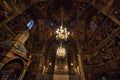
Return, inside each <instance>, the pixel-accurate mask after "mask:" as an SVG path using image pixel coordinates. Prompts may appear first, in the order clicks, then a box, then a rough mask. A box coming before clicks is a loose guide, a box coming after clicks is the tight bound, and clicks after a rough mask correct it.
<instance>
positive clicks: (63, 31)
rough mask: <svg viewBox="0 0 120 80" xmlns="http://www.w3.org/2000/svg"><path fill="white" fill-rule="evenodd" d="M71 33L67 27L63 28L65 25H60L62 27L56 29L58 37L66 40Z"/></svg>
mask: <svg viewBox="0 0 120 80" xmlns="http://www.w3.org/2000/svg"><path fill="white" fill-rule="evenodd" d="M69 35H70V32H68V31H67V29H66V28H63V26H60V28H58V29H57V30H56V38H59V39H65V40H66V39H67V38H68V36H69Z"/></svg>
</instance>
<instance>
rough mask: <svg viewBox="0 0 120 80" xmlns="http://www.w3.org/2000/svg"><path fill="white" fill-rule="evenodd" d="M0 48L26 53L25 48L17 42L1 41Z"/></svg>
mask: <svg viewBox="0 0 120 80" xmlns="http://www.w3.org/2000/svg"><path fill="white" fill-rule="evenodd" d="M0 47H6V48H9V49H10V48H14V49H15V50H18V51H20V52H22V53H25V54H26V53H27V50H26V48H25V47H24V46H23V45H22V44H20V43H19V42H16V41H3V42H1V43H0Z"/></svg>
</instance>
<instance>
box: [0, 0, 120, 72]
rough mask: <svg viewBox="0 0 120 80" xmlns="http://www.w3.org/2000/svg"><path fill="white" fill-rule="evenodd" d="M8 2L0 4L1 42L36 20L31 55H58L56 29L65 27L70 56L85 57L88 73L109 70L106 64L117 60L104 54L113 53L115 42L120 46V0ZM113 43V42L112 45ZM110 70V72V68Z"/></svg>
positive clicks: (29, 45) (27, 46) (31, 37)
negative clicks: (119, 15) (119, 14)
mask: <svg viewBox="0 0 120 80" xmlns="http://www.w3.org/2000/svg"><path fill="white" fill-rule="evenodd" d="M19 1H20V2H19ZM6 2H7V5H6V4H5V2H2V1H0V5H1V6H0V8H1V9H0V10H1V12H0V14H1V15H2V17H0V36H2V37H0V41H3V40H5V39H8V40H12V38H14V37H15V36H16V35H18V34H19V33H20V32H22V31H24V30H26V29H27V26H26V24H27V23H28V22H29V21H30V20H33V21H34V23H35V25H34V27H32V29H31V30H30V31H29V32H30V37H29V39H28V40H27V42H26V44H25V47H26V48H27V50H28V53H29V54H33V53H40V54H41V53H43V54H44V55H47V54H48V55H47V57H49V56H51V58H52V57H54V56H53V55H51V54H52V53H53V54H54V53H55V49H56V46H58V45H59V42H60V41H59V40H57V39H56V37H55V35H56V29H58V28H59V27H60V26H61V25H62V24H63V27H65V28H67V30H68V31H69V32H70V35H69V37H68V39H67V40H62V42H63V43H64V45H65V46H66V48H67V50H68V53H69V54H70V52H71V54H70V55H69V56H73V58H71V59H74V58H76V54H81V55H82V57H83V58H82V59H83V64H84V65H85V68H87V69H86V72H88V73H90V72H91V68H93V67H97V68H96V69H94V72H102V71H105V70H103V69H102V68H107V67H106V66H104V64H107V63H106V62H108V61H109V60H112V61H114V57H110V56H111V55H110V54H106V55H104V54H103V53H109V52H110V50H111V51H112V48H113V47H112V45H113V44H114V43H115V44H116V45H117V46H119V38H120V34H118V33H119V30H120V27H119V26H120V21H119V18H118V17H116V15H118V14H117V13H116V11H117V10H119V3H120V1H118V2H117V1H114V0H85V1H84V0H14V1H13V0H10V2H9V1H8V0H6ZM115 4H116V5H115ZM8 5H9V6H8ZM112 6H113V7H112ZM3 15H4V16H3ZM113 26H114V27H113ZM5 32H6V33H5ZM3 33H5V34H3ZM7 34H9V35H7ZM3 38H4V39H3ZM114 41H116V42H114ZM110 42H113V43H111V44H110ZM118 48H119V47H118ZM105 49H106V51H105ZM119 50H120V49H119ZM101 56H104V57H101ZM105 56H107V59H106V58H105ZM51 58H50V60H52V59H51ZM99 58H100V59H99ZM102 65H103V66H104V67H103V66H102ZM100 66H102V67H100ZM98 67H100V68H98ZM110 67H112V66H110ZM99 69H100V70H99ZM115 69H118V66H117V67H116V66H115ZM107 70H108V71H109V70H110V68H109V69H107Z"/></svg>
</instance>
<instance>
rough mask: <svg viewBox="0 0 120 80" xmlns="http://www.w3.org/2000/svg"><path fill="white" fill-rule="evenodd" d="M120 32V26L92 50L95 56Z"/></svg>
mask: <svg viewBox="0 0 120 80" xmlns="http://www.w3.org/2000/svg"><path fill="white" fill-rule="evenodd" d="M119 32H120V27H118V28H117V29H116V30H114V31H113V33H112V34H110V35H109V36H108V37H107V38H106V39H104V40H103V41H102V42H101V43H100V44H99V45H98V46H97V47H96V48H95V49H94V50H93V52H91V53H92V54H93V55H94V56H97V55H98V53H96V52H97V51H99V50H100V49H102V48H103V47H104V46H105V45H107V44H108V43H109V42H110V41H111V40H112V39H113V38H115V36H116V35H117V34H118V33H119Z"/></svg>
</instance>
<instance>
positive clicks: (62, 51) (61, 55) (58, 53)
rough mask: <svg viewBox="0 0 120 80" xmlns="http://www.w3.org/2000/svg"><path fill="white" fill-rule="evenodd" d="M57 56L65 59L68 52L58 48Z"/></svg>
mask: <svg viewBox="0 0 120 80" xmlns="http://www.w3.org/2000/svg"><path fill="white" fill-rule="evenodd" d="M56 54H57V56H58V57H65V55H66V50H65V48H64V47H62V46H60V47H58V48H57V51H56Z"/></svg>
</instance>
